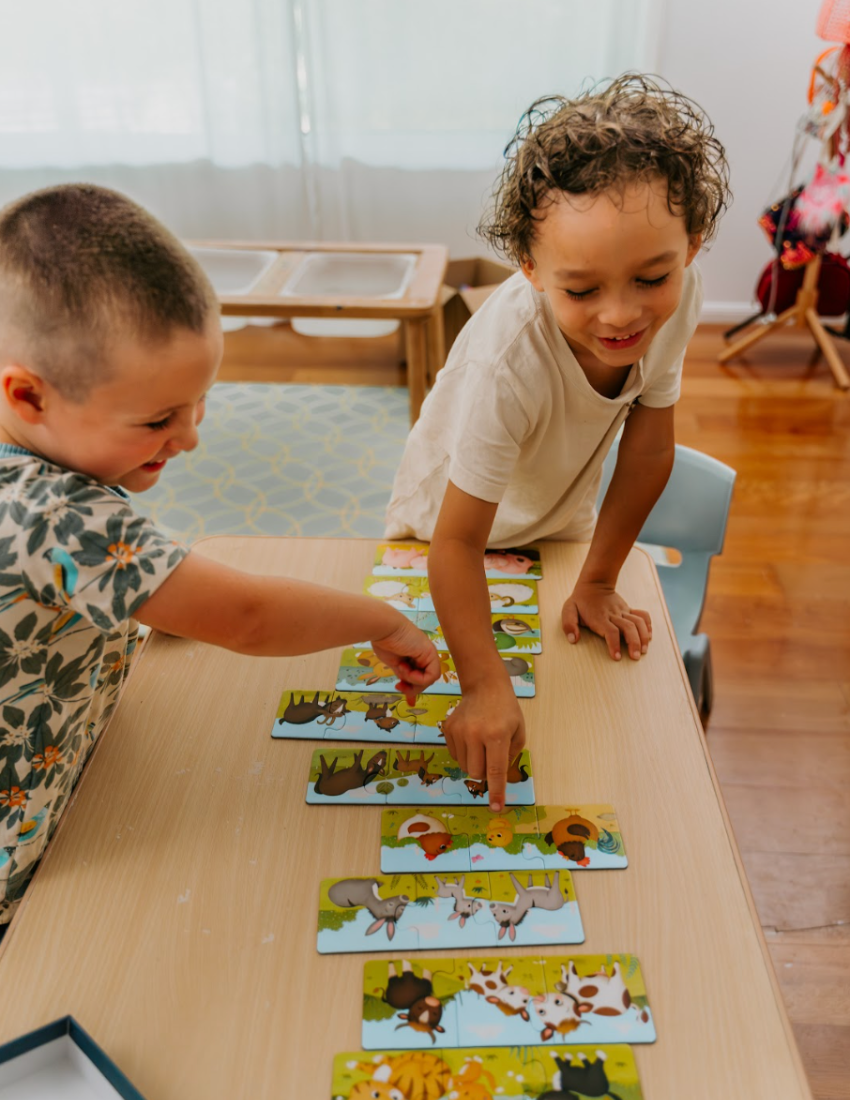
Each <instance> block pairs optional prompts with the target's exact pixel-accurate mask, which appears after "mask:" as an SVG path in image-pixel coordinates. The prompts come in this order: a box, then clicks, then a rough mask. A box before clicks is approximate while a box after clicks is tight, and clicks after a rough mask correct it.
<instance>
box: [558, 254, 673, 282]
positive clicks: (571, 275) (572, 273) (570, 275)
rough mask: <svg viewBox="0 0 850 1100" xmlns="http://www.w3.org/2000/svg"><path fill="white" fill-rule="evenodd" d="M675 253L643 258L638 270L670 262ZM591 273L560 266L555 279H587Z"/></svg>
mask: <svg viewBox="0 0 850 1100" xmlns="http://www.w3.org/2000/svg"><path fill="white" fill-rule="evenodd" d="M677 255H678V253H677V252H660V253H659V254H658V255H657V256H653V257H652V259H651V260H644V261H643V262H642V263H641V264H640V267H639V268H638V270H639V271H642V270H643V269H644V268H645V267H653V266H654V265H655V264H666V263H670V262H671V261H672V260H675V259H676V257H677ZM593 275H594V272H593V271H592V270H590V271H582V270H579V269H575V270H571V269H569V268H561V269H560V270H559V271H556V272H555V278H556V279H589V278H592V277H593Z"/></svg>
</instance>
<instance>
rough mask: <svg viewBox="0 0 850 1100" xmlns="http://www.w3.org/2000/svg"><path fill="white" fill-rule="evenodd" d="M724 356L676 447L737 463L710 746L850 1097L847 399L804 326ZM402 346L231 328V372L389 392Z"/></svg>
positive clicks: (710, 611)
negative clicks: (730, 359)
mask: <svg viewBox="0 0 850 1100" xmlns="http://www.w3.org/2000/svg"><path fill="white" fill-rule="evenodd" d="M720 347H721V337H720V329H719V328H716V327H705V328H703V329H701V330H700V331H699V332H698V333H697V335H696V337H695V338H694V340H693V342H692V344H691V348H690V350H689V354H688V361H687V366H686V372H685V381H684V386H683V395H682V399H681V402H680V404H679V407H678V411H677V421H678V428H677V437H678V440H679V442H681V443H684V444H687V445H688V446H691V447H695V448H697V449H699V450H702V451H706V452H708V453H709V454H712V455H714V456H715V457H716V458H719V459H721V460H722V461H723V462H727V463H728V464H729V465H730V466H733V467H734V468H735V469H736V470H737V471H738V481H737V485H736V489H735V496H734V499H733V503H732V513H731V516H730V521H729V529H728V534H727V539H726V548H725V552H724V554H723V556H722V557H721V558H719V559H717V560H716V561H715V563H714V566H713V568H712V573H711V580H710V585H709V596H708V602H707V605H706V610H705V614H704V617H703V623H702V628H703V629H704V630H705V631H706V632H707V633H708V634H709V635H710V637H711V641H712V647H713V653H714V669H715V692H716V698H715V706H714V711H713V713H712V715H711V719H710V721H709V723H708V730H707V738H708V744H709V747H710V749H711V753H712V756H713V759H714V762H715V765H716V768H717V772H718V775H719V777H720V781H721V783H722V786H723V791H724V795H725V798H726V803H727V806H728V808H729V813H730V816H731V818H732V822H733V825H734V828H735V832H736V835H737V838H738V844H739V846H740V848H741V851H742V852H743V856H744V861H745V863H746V867H747V871H748V874H749V878H750V883H751V885H752V889H753V893H754V896H755V900H756V905H757V907H758V911H759V914H760V917H761V922H762V925H763V927H764V931H765V935H766V937H767V940H768V943H769V945H770V950H771V954H772V956H773V960H774V965H775V966H776V972H777V974H778V976H779V980H780V983H781V985H782V989H783V992H784V995H785V998H786V1003H787V1005H788V1011H789V1014H790V1016H791V1019H792V1021H793V1023H794V1027H795V1031H796V1034H797V1039H798V1042H799V1044H800V1048H801V1051H802V1054H803V1058H804V1060H805V1063H806V1066H807V1069H808V1072H809V1076H810V1080H811V1084H812V1090H813V1092H814V1095H815V1097H816V1098H817V1100H848V1098H850V395H842V394H840V393H839V392H838V391H837V390H836V389H834V388H833V385H832V382H831V376H830V375H829V373H828V371H827V369H826V367H825V366H824V365H823V363H822V362H820V363H815V362H813V360H812V357H811V342H810V340H809V338H808V337H807V336H806V335H805V334H798V333H796V332H792V331H789V332H785V333H782V334H781V335H777V336H775V337H771V338H769V339H768V340H766V341H764V342H763V343H762V344H761V345H759V346H758V347H757V348H756V349H754V350H753V351H751V352H750V353H748V356H747V360H746V364H745V363H742V362H737V363H734V364H730V365H729V366H727V367H720V366H718V364H717V362H716V358H715V357H716V354H717V352H718V350H719V349H720ZM397 348H398V344H397V341H396V340H395V338H393V337H387V338H385V339H383V340H377V341H373V340H370V341H365V340H339V341H336V340H316V339H309V338H303V337H298V336H296V335H295V334H293V333H292V332H291V331H290V330H289V327H288V326H286V325H280V326H277V327H276V328H274V329H255V328H248V329H243V330H241V331H239V332H236V333H232V334H230V335H229V336H228V338H227V348H226V354H225V364H224V367H223V369H222V374H221V376H220V377H221V378H222V380H225V379H226V380H232V381H236V380H239V381H290V382H323V383H341V382H342V383H344V382H348V383H358V384H361V385H363V384H381V385H394V384H399V383H402V382H403V374H402V372H401V370H400V368H399V366H398V363H397ZM839 350H840V352H841V355H842V358H843V359H844V360H845V362H847V363H848V364H850V344H844V343H842V342H840V341H839ZM695 947H697V948H698V945H695ZM734 980H735V975H734V974H718V981H720V982H733V981H734ZM721 1054H722V1052H721ZM718 1100H720V1098H718ZM777 1100H780V1098H777Z"/></svg>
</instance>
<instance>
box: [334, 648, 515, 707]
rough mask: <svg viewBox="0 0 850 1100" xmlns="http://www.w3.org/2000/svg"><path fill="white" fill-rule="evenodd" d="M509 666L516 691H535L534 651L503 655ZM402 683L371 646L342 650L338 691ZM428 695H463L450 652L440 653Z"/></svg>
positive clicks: (384, 687) (369, 689) (380, 689)
mask: <svg viewBox="0 0 850 1100" xmlns="http://www.w3.org/2000/svg"><path fill="white" fill-rule="evenodd" d="M502 661H503V662H504V665H505V670H506V671H507V673H508V676H509V677H510V681H511V685H512V686H513V689H514V694H515V695H517V696H518V697H519V698H530V697H531V696H533V695H534V693H535V689H534V657H533V656H531V655H530V654H529V655H528V656H526V657H520V656H519V655H518V654H512V655H509V656H503V657H502ZM397 683H398V675H397V674H396V673H395V672H394V671H393V670H392V669H391V668H390V667H389V666H388V665H385V664H384V663H383V661H381V659H380V658H379V657H378V655H377V653H375V652H374V650H371V649H364V648H362V647H361V648H356V647H353V646H350V647H348V648H347V649H344V650H343V651H342V658H341V660H340V668H339V672H338V673H337V682H336V690H337V691H361V692H370V693H371V692H381V693H382V694H386V692H388V691H393V690H394V688H395V686H396V684H397ZM423 694H424V695H461V694H462V692H461V689H460V680H459V678H458V674H457V670H456V669H455V665H454V661H453V660H452V658H451V657H450V656H449V655H448V654H446V655H445V656H443V655H442V654H441V655H440V676H439V678H438V679H437V680H436V682H435V683H433V684H431V686H430V687H428V688H426V689H425V691H424V692H423Z"/></svg>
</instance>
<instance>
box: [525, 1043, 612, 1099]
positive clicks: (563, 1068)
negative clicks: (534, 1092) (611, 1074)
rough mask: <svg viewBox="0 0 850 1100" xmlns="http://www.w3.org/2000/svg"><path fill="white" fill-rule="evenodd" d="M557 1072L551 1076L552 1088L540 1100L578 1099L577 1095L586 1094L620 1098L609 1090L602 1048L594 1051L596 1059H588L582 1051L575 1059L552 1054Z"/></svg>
mask: <svg viewBox="0 0 850 1100" xmlns="http://www.w3.org/2000/svg"><path fill="white" fill-rule="evenodd" d="M552 1057H553V1058H554V1059H555V1065H556V1066H557V1067H558V1069H557V1072H556V1073H555V1075H554V1076H553V1078H552V1089H550V1090H549V1091H548V1092H544V1093H543V1094H542V1095H541V1096H540V1100H578V1097H579V1096H586V1097H589V1098H592V1100H595V1098H596V1097H605V1096H607V1097H610V1100H620V1097H619V1096H618V1095H617V1093H616V1092H612V1091H611V1084H610V1082H609V1081H608V1075H607V1073H606V1072H605V1058H606V1054H605V1051H604V1050H597V1051H596V1061H595V1062H590V1061H588V1058H587V1055H586V1054H584V1052H581V1051H580V1052H579V1053H578V1054H577V1055H576V1058H577V1061H575V1062H574V1061H573V1060H572V1058H570V1060H569V1061H567V1059H566V1058H559V1057H558V1055H557V1054H553V1055H552Z"/></svg>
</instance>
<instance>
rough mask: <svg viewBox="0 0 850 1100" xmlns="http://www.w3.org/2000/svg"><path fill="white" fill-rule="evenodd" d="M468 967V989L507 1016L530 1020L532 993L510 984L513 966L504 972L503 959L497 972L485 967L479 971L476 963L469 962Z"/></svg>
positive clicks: (522, 986)
mask: <svg viewBox="0 0 850 1100" xmlns="http://www.w3.org/2000/svg"><path fill="white" fill-rule="evenodd" d="M466 965H467V966H468V967H469V977H468V978H467V982H466V985H467V989H471V990H472V991H473V992H474V993H478V994H480V996H482V997H484V998H485V999H486V1001H487V1002H488V1004H491V1005H496V1007H497V1008H498V1009H499V1011H500V1012H503V1013H504V1014H505V1015H506V1016H520V1017H521V1018H522V1019H523V1020H529V1019H530V1017H529V1015H528V1002H529V1001H530V1000H531V993H530V992H529V991H528V990H527V989H526V988H525V986H524V985H511V984H510V983H509V982H508V977H509V975H510V972H511V971H512V970H513V967H512V966H509V967H508V968H507V970H503V969H502V960H501V959H500V960H499V963H498V966H497V967H496V969H495V970H487V969H486V968H485V967H483V966H482V967H481V968H480V969H479V968H478V967H477V966H476V965H475V963H474V962H467V964H466Z"/></svg>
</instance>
